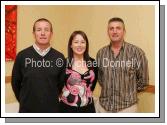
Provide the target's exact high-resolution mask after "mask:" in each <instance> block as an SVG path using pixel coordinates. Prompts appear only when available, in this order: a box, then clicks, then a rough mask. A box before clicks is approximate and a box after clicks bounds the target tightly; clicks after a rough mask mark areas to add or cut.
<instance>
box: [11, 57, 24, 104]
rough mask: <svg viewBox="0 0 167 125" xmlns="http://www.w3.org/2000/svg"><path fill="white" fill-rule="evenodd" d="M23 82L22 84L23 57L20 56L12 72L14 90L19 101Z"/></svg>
mask: <svg viewBox="0 0 167 125" xmlns="http://www.w3.org/2000/svg"><path fill="white" fill-rule="evenodd" d="M21 82H22V73H21V57H20V55H19V54H18V55H17V57H16V60H15V63H14V66H13V70H12V81H11V84H12V89H13V91H14V94H15V96H16V99H17V100H18V101H19V95H20V90H21Z"/></svg>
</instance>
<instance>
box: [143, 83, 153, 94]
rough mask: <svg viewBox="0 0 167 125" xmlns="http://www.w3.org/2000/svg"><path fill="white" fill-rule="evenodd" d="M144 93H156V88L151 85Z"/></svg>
mask: <svg viewBox="0 0 167 125" xmlns="http://www.w3.org/2000/svg"><path fill="white" fill-rule="evenodd" d="M144 92H149V93H155V86H154V85H149V86H148V87H147V88H146V90H145V91H144Z"/></svg>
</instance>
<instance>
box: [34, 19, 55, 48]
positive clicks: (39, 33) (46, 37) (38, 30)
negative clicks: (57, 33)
mask: <svg viewBox="0 0 167 125" xmlns="http://www.w3.org/2000/svg"><path fill="white" fill-rule="evenodd" d="M33 34H34V37H35V40H36V42H37V43H38V44H40V45H48V44H49V43H50V39H51V37H52V34H53V33H52V31H51V25H50V24H49V23H48V22H46V21H39V22H36V24H35V31H34V32H33Z"/></svg>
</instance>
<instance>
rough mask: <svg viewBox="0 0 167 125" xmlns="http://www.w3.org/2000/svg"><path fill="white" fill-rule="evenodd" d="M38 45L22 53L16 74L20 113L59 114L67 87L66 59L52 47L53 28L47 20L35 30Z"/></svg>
mask: <svg viewBox="0 0 167 125" xmlns="http://www.w3.org/2000/svg"><path fill="white" fill-rule="evenodd" d="M33 35H34V38H35V43H34V45H32V46H30V47H28V48H26V49H24V50H22V51H21V52H19V53H18V55H17V57H16V60H15V63H14V66H13V71H12V88H13V91H14V94H15V96H16V98H17V100H18V102H19V104H20V107H19V112H20V113H49V112H52V113H56V112H59V99H58V96H59V94H60V92H61V89H62V87H63V85H64V75H65V58H64V55H63V54H62V53H60V52H58V51H57V50H55V49H53V48H52V47H50V40H51V37H52V35H53V29H52V24H51V22H50V21H49V20H47V19H45V18H40V19H38V20H37V21H36V22H35V23H34V26H33Z"/></svg>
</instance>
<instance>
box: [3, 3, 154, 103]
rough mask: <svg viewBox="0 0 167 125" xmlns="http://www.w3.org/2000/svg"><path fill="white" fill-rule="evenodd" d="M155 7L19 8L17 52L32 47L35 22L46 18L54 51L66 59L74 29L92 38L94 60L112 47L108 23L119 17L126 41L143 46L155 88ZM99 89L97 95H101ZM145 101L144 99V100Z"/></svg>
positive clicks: (8, 92) (8, 68)
mask: <svg viewBox="0 0 167 125" xmlns="http://www.w3.org/2000/svg"><path fill="white" fill-rule="evenodd" d="M154 11H155V10H154V6H146V5H144V6H132V5H130V6H125V5H124V6H122V5H119V6H116V5H114V6H81V5H80V6H63V5H61V6H35V5H33V6H28V5H27V6H18V17H17V20H18V27H17V28H18V29H17V53H18V52H19V51H20V50H22V49H24V48H26V47H29V46H30V45H32V44H33V42H34V39H33V35H32V26H33V23H34V21H35V20H37V19H38V18H41V17H44V18H47V19H49V20H50V21H51V22H52V24H53V29H54V36H53V38H52V43H51V44H52V46H53V48H55V49H57V50H59V51H61V52H62V53H63V54H64V55H65V56H67V43H68V39H69V36H70V34H71V33H72V32H73V31H74V30H83V31H84V32H85V33H86V34H87V36H88V39H89V43H90V55H91V56H92V57H94V58H95V56H96V53H97V51H98V50H99V49H100V48H101V47H103V46H104V45H107V44H109V39H108V36H107V22H108V20H109V19H110V18H112V17H114V16H117V17H121V18H123V20H124V22H125V25H126V30H127V32H126V38H125V40H126V41H128V42H130V43H132V44H135V45H137V46H139V47H141V48H142V49H143V50H144V51H145V53H146V56H147V58H148V62H149V76H150V84H152V85H154V84H155V83H154V80H155V79H154V78H155V76H154V73H155V69H154V67H155V54H154V50H155V46H154V43H155V40H154V36H155V34H154V32H155V26H154V23H155V22H154V19H155V17H154ZM12 67H13V61H12V62H6V65H5V71H6V74H5V75H6V76H10V75H11V71H12ZM99 90H100V88H99V86H98V85H97V87H96V90H95V93H94V94H95V96H98V95H99ZM11 93H12V91H11V86H10V84H8V85H6V98H8V100H6V102H12V101H14V99H13V97H10V96H11ZM142 99H143V97H142Z"/></svg>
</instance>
